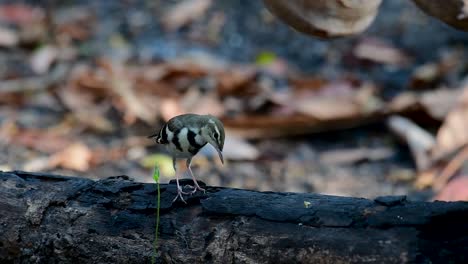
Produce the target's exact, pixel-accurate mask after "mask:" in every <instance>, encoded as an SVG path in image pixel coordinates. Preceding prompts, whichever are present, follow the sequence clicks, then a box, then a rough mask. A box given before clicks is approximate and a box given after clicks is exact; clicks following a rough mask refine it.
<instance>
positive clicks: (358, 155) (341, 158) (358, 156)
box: [320, 148, 394, 165]
mask: <svg viewBox="0 0 468 264" xmlns="http://www.w3.org/2000/svg"><path fill="white" fill-rule="evenodd" d="M393 155H394V153H393V151H392V150H391V149H389V148H380V149H375V148H373V149H370V148H357V149H339V150H329V151H325V152H323V153H321V154H320V162H323V163H325V164H329V165H340V164H353V163H357V162H362V161H379V160H384V159H388V158H390V157H392V156H393Z"/></svg>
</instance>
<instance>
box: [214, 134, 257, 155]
mask: <svg viewBox="0 0 468 264" xmlns="http://www.w3.org/2000/svg"><path fill="white" fill-rule="evenodd" d="M226 133H227V136H226V142H225V143H224V150H223V156H224V158H225V159H226V160H257V159H258V157H259V156H260V152H259V151H258V149H257V148H256V147H255V146H254V145H252V144H250V143H249V142H247V141H246V140H245V139H242V138H239V137H236V136H234V135H231V134H230V133H229V130H228V131H226ZM214 155H216V153H214Z"/></svg>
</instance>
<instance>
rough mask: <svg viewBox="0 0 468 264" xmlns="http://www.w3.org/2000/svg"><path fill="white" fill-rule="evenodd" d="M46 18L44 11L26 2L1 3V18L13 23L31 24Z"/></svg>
mask: <svg viewBox="0 0 468 264" xmlns="http://www.w3.org/2000/svg"><path fill="white" fill-rule="evenodd" d="M42 18H44V11H43V10H42V9H40V8H37V7H32V6H29V5H25V4H2V5H0V20H1V21H4V22H7V23H13V24H18V25H21V24H26V25H27V24H31V23H33V22H35V21H38V20H40V19H42Z"/></svg>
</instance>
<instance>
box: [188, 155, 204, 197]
mask: <svg viewBox="0 0 468 264" xmlns="http://www.w3.org/2000/svg"><path fill="white" fill-rule="evenodd" d="M191 165H192V159H191V158H188V159H187V169H188V171H189V173H190V176H192V179H193V184H194V185H195V186H190V187H192V188H193V191H192V193H191V194H194V193H196V192H197V190H200V191H203V193H205V189H203V188H202V187H200V185H198V182H197V179H195V175H193V172H192V169H191V168H190V166H191Z"/></svg>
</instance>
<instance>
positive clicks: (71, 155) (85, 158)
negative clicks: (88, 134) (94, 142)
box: [49, 142, 93, 171]
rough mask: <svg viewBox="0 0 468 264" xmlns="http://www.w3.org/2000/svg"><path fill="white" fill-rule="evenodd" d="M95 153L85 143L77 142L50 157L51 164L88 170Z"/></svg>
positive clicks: (71, 168) (52, 166) (52, 165)
mask: <svg viewBox="0 0 468 264" xmlns="http://www.w3.org/2000/svg"><path fill="white" fill-rule="evenodd" d="M92 157H93V153H92V151H91V150H90V149H89V147H88V146H86V145H85V144H83V143H80V142H77V143H73V144H71V145H69V146H68V147H66V148H65V149H63V150H61V151H59V152H57V153H55V154H54V155H52V157H50V160H49V166H50V167H51V168H54V167H62V168H65V169H70V170H76V171H87V170H88V169H89V168H90V162H91V160H92Z"/></svg>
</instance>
